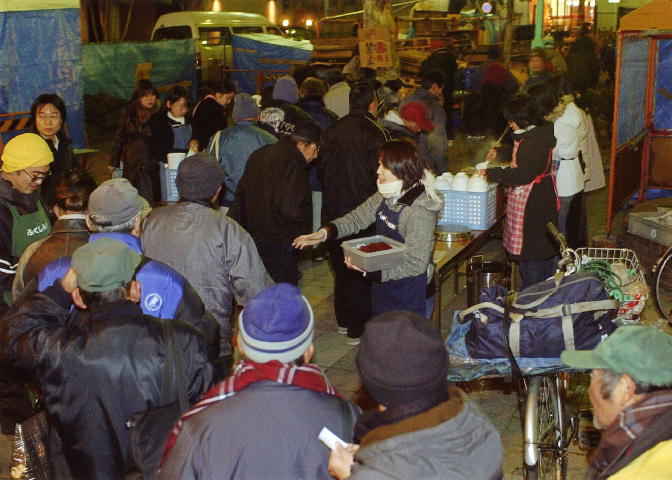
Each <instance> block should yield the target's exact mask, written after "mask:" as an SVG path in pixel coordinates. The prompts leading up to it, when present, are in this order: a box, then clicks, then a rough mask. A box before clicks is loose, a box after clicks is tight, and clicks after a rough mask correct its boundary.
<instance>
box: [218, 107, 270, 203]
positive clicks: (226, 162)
mask: <svg viewBox="0 0 672 480" xmlns="http://www.w3.org/2000/svg"><path fill="white" fill-rule="evenodd" d="M218 133H219V138H218V137H217V133H216V134H215V135H213V136H212V138H211V139H210V143H209V144H208V148H207V151H208V153H209V154H210V155H213V156H214V157H216V158H217V160H219V163H220V164H221V165H222V168H224V190H223V191H222V193H221V194H220V200H221V202H220V204H221V205H226V206H227V207H229V206H231V204H232V203H233V197H234V195H235V193H236V188H238V182H240V177H242V176H243V172H244V171H245V165H246V164H247V161H248V159H249V158H250V155H252V153H253V152H254V151H255V150H257V149H259V148H261V147H263V146H264V145H268V144H271V143H276V142H277V141H278V140H277V138H275V137H274V136H273V135H271V134H270V133H268V132H267V131H265V130H262V129H261V128H259V127H258V126H257V123H256V122H254V121H252V120H240V121H238V122H236V124H235V125H233V126H231V127H228V128H225V129H224V130H221V131H220V132H218ZM215 144H219V149H218V150H217V151H216V149H215Z"/></svg>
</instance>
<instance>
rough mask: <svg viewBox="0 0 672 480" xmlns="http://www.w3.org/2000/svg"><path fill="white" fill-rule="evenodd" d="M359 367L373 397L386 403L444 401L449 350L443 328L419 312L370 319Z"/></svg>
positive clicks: (361, 347) (362, 343)
mask: <svg viewBox="0 0 672 480" xmlns="http://www.w3.org/2000/svg"><path fill="white" fill-rule="evenodd" d="M357 370H358V371H359V376H360V378H361V380H362V385H364V388H365V389H366V391H367V392H368V393H369V395H371V396H372V397H373V399H374V400H375V401H376V402H378V403H380V404H382V405H385V406H386V407H390V406H394V405H402V404H405V403H409V402H413V401H414V400H418V399H423V400H430V401H431V399H433V398H435V399H437V403H439V402H440V401H443V400H445V396H446V389H447V385H446V375H447V373H448V352H447V351H446V348H445V346H444V345H443V342H442V341H441V335H440V334H439V332H438V330H437V329H435V328H432V326H430V325H429V323H428V321H427V320H426V319H425V318H423V317H421V316H420V315H417V314H415V313H411V312H402V311H394V312H389V313H383V314H381V315H378V316H377V317H374V318H372V319H371V320H370V321H369V322H367V324H366V328H365V330H364V335H362V340H361V344H360V346H359V351H358V352H357Z"/></svg>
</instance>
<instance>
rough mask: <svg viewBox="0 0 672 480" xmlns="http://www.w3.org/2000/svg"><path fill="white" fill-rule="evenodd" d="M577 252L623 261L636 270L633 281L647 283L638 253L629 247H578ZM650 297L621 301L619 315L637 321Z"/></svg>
mask: <svg viewBox="0 0 672 480" xmlns="http://www.w3.org/2000/svg"><path fill="white" fill-rule="evenodd" d="M576 253H577V254H578V255H579V256H580V257H581V258H582V259H586V258H587V259H601V260H605V261H606V262H608V263H609V264H614V263H623V264H625V266H626V267H627V268H628V270H631V271H633V272H634V274H633V276H632V282H642V283H643V284H645V285H646V279H645V277H644V271H643V270H642V267H641V265H640V264H639V259H638V258H637V254H636V253H635V252H634V251H632V250H630V249H628V248H577V249H576ZM647 298H648V297H644V298H641V299H639V300H626V301H625V302H621V305H620V307H619V309H618V317H619V318H621V319H624V320H626V321H627V322H633V321H634V322H636V321H637V320H638V319H639V313H640V312H641V311H642V310H643V309H644V306H645V305H646V300H647Z"/></svg>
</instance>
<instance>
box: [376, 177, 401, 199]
mask: <svg viewBox="0 0 672 480" xmlns="http://www.w3.org/2000/svg"><path fill="white" fill-rule="evenodd" d="M376 185H378V191H379V192H380V194H381V195H382V196H383V198H393V197H401V187H402V186H403V185H404V182H402V181H401V180H395V181H394V182H388V183H378V182H376Z"/></svg>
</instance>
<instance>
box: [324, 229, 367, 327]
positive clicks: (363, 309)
mask: <svg viewBox="0 0 672 480" xmlns="http://www.w3.org/2000/svg"><path fill="white" fill-rule="evenodd" d="M373 234H374V232H372V231H370V230H367V231H366V232H360V234H358V235H357V237H367V236H370V235H373ZM357 237H346V238H343V239H341V240H339V241H337V242H334V244H333V245H332V246H331V247H330V248H329V262H330V263H331V266H332V268H333V269H334V311H335V312H336V321H337V322H338V326H339V327H345V328H347V329H348V337H350V338H359V337H360V336H361V335H362V333H364V325H365V324H366V322H367V321H368V320H369V319H370V318H371V282H370V281H368V280H366V279H365V278H364V277H363V276H362V274H361V272H358V271H356V270H351V269H349V268H348V267H346V266H345V263H344V256H343V249H342V248H341V242H343V241H346V240H352V239H353V238H357Z"/></svg>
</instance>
